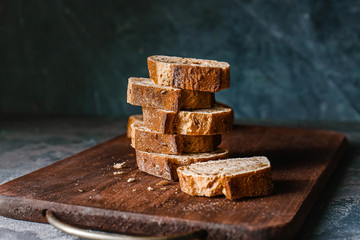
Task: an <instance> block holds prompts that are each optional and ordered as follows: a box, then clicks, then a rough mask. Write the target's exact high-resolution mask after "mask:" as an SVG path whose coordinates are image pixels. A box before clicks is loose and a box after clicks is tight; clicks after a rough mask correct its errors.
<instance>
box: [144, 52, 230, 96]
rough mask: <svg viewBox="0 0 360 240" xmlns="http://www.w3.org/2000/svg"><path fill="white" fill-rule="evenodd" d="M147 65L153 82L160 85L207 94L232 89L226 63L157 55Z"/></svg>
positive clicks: (148, 59) (148, 60)
mask: <svg viewBox="0 0 360 240" xmlns="http://www.w3.org/2000/svg"><path fill="white" fill-rule="evenodd" d="M147 63H148V70H149V76H150V78H151V80H153V81H154V82H155V83H156V84H159V85H164V86H172V87H177V88H181V89H189V90H197V91H205V92H218V91H221V90H223V89H226V88H229V87H230V65H229V64H228V63H226V62H219V61H214V60H204V59H195V58H181V57H170V56H159V55H157V56H150V57H148V58H147Z"/></svg>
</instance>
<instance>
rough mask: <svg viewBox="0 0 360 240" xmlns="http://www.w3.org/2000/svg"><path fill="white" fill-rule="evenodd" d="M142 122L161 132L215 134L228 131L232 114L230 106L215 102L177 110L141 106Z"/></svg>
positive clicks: (230, 126)
mask: <svg viewBox="0 0 360 240" xmlns="http://www.w3.org/2000/svg"><path fill="white" fill-rule="evenodd" d="M143 117H144V124H145V126H146V127H147V128H149V129H151V130H153V131H156V132H159V133H163V134H181V135H216V134H223V133H227V132H230V131H231V129H232V125H233V121H234V114H233V111H232V109H231V108H230V107H228V106H226V105H225V104H221V103H216V104H215V105H214V107H212V108H209V109H195V110H183V111H179V112H172V111H165V110H162V109H154V108H145V107H143Z"/></svg>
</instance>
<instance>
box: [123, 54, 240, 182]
mask: <svg viewBox="0 0 360 240" xmlns="http://www.w3.org/2000/svg"><path fill="white" fill-rule="evenodd" d="M147 62H148V69H149V75H150V78H134V77H132V78H129V81H128V90H127V101H128V103H130V104H132V105H137V106H141V107H142V110H143V114H142V115H134V116H131V117H130V118H129V121H128V137H130V138H131V145H132V146H133V147H134V148H135V150H136V161H137V165H138V167H139V169H140V170H141V171H144V172H147V173H149V174H152V175H155V176H157V177H162V178H165V179H168V180H177V179H178V176H177V171H176V170H177V168H178V167H180V166H187V165H190V164H192V163H197V162H205V161H210V160H218V159H225V158H227V157H228V151H227V150H226V149H223V148H218V146H219V145H220V143H221V134H223V133H226V132H229V131H231V129H232V124H233V118H234V117H233V111H232V109H231V108H230V107H228V106H226V105H224V104H221V103H217V102H216V101H215V95H214V93H215V92H218V91H220V90H223V89H226V88H229V87H230V66H229V64H228V63H226V62H218V61H213V60H200V59H193V58H181V57H168V56H151V57H148V59H147Z"/></svg>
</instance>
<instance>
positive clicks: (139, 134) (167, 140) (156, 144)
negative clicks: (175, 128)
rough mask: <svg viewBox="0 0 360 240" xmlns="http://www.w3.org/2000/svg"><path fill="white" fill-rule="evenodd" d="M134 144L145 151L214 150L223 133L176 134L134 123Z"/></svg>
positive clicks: (176, 152)
mask: <svg viewBox="0 0 360 240" xmlns="http://www.w3.org/2000/svg"><path fill="white" fill-rule="evenodd" d="M133 131H134V134H133V137H132V138H131V143H132V146H136V150H140V151H145V152H155V153H165V154H182V153H202V152H210V151H214V150H215V149H216V148H217V146H219V144H220V142H221V135H198V136H194V135H174V134H161V133H157V132H154V131H151V130H150V129H148V128H147V127H145V126H144V124H143V122H137V123H135V124H134V125H133Z"/></svg>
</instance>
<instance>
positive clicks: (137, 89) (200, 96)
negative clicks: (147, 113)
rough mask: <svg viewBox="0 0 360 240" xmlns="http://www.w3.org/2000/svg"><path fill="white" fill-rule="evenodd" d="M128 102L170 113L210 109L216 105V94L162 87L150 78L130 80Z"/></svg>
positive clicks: (132, 78)
mask: <svg viewBox="0 0 360 240" xmlns="http://www.w3.org/2000/svg"><path fill="white" fill-rule="evenodd" d="M127 102H128V103H130V104H132V105H137V106H143V107H150V108H159V109H164V110H169V111H175V112H177V111H180V109H195V108H209V107H212V106H213V105H214V103H215V96H214V93H210V92H200V91H192V90H183V89H179V88H174V87H168V86H160V85H157V84H155V83H153V82H152V81H151V80H150V79H149V78H134V77H131V78H129V81H128V88H127Z"/></svg>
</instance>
